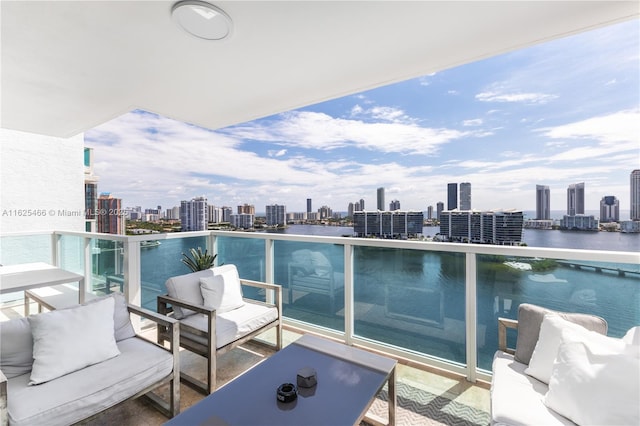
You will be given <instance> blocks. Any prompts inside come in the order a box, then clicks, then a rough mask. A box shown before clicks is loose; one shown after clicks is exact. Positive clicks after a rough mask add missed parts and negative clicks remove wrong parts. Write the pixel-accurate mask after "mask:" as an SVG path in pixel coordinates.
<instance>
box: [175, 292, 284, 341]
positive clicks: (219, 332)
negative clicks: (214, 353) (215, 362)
mask: <svg viewBox="0 0 640 426" xmlns="http://www.w3.org/2000/svg"><path fill="white" fill-rule="evenodd" d="M277 319H278V309H277V308H275V307H271V306H266V305H263V304H258V303H250V302H247V303H245V304H244V306H242V308H240V309H234V310H232V311H228V312H225V313H221V314H218V315H216V331H215V332H216V342H215V344H216V348H217V349H219V348H221V347H223V346H226V345H228V344H229V343H231V342H234V341H235V340H238V339H240V338H241V337H243V336H245V335H247V334H249V333H251V332H252V331H255V330H257V329H259V328H261V327H262V326H264V325H266V324H269V323H270V322H273V321H275V320H277ZM180 323H181V324H182V325H185V326H188V327H192V328H195V329H197V330H200V331H203V332H205V333H208V331H209V330H208V328H207V317H206V315H204V314H197V315H190V316H188V317H186V318H184V319H183V320H182V321H180ZM181 333H182V334H184V335H188V337H189V338H190V339H192V340H195V341H198V342H200V343H201V344H203V345H206V344H207V340H206V338H204V337H200V336H196V335H195V334H193V333H189V332H188V329H187V327H183V328H182V329H181Z"/></svg>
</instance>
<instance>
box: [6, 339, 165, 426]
mask: <svg viewBox="0 0 640 426" xmlns="http://www.w3.org/2000/svg"><path fill="white" fill-rule="evenodd" d="M117 345H118V349H119V351H120V355H119V356H116V357H114V358H111V359H108V360H106V361H103V362H101V363H99V364H94V365H91V366H89V367H86V368H84V369H82V370H78V371H75V372H73V373H71V374H67V375H65V376H62V377H59V378H57V379H54V380H51V381H49V382H47V383H43V384H41V385H37V386H28V382H29V374H23V375H21V376H18V377H14V378H12V379H9V380H8V383H7V385H8V388H9V392H8V408H9V423H10V424H11V425H45V424H46V425H48V426H55V425H68V424H72V423H75V422H78V421H80V420H82V419H85V418H87V417H89V416H91V415H93V414H96V413H99V412H101V411H103V410H105V409H107V408H109V407H112V406H114V405H116V404H118V403H120V402H122V401H124V400H126V399H127V398H129V397H131V396H133V395H135V394H137V393H138V392H140V391H142V390H144V389H145V388H147V387H149V386H151V385H152V384H154V383H156V382H158V381H160V380H162V379H163V378H164V377H167V376H168V375H169V374H170V373H171V371H172V370H173V356H172V355H171V353H169V352H168V351H166V350H164V349H161V348H159V347H158V346H156V345H154V344H152V343H150V342H147V341H145V340H143V339H141V338H138V337H132V338H129V339H125V340H121V341H119V342H118V343H117Z"/></svg>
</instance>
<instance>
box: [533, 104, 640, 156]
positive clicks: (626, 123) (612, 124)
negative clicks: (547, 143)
mask: <svg viewBox="0 0 640 426" xmlns="http://www.w3.org/2000/svg"><path fill="white" fill-rule="evenodd" d="M539 131H540V132H542V133H543V134H544V135H545V136H547V137H549V138H552V139H563V140H567V139H589V140H594V141H598V142H599V143H601V144H602V145H606V146H607V147H608V149H613V150H615V151H620V150H628V149H631V148H633V147H634V146H635V148H636V149H637V148H638V147H640V110H638V109H636V110H626V111H619V112H616V113H613V114H608V115H603V116H598V117H592V118H588V119H586V120H581V121H577V122H575V123H569V124H565V125H562V126H556V127H547V128H543V129H539Z"/></svg>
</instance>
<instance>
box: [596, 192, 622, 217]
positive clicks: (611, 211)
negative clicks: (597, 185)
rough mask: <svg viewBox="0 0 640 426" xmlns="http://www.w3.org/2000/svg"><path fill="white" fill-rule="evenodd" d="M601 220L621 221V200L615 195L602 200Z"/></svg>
mask: <svg viewBox="0 0 640 426" xmlns="http://www.w3.org/2000/svg"><path fill="white" fill-rule="evenodd" d="M600 222H601V223H602V222H620V202H619V201H618V199H617V198H616V197H614V196H613V195H606V196H604V197H602V200H600Z"/></svg>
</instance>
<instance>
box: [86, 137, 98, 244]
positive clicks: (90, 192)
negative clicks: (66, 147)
mask: <svg viewBox="0 0 640 426" xmlns="http://www.w3.org/2000/svg"><path fill="white" fill-rule="evenodd" d="M98 180H99V178H98V176H96V175H95V174H94V173H93V148H85V149H84V213H85V219H86V221H85V231H87V232H96V229H97V224H96V209H97V208H98Z"/></svg>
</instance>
